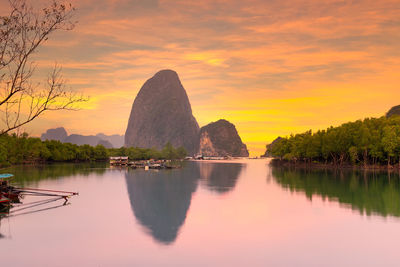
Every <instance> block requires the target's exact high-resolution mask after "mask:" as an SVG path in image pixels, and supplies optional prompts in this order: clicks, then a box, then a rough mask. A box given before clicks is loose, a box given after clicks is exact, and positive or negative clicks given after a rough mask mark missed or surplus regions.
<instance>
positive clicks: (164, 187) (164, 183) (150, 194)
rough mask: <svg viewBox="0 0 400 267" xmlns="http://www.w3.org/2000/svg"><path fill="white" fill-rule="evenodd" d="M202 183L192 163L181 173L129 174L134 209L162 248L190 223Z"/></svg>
mask: <svg viewBox="0 0 400 267" xmlns="http://www.w3.org/2000/svg"><path fill="white" fill-rule="evenodd" d="M198 179H199V168H198V166H197V164H195V163H188V164H187V165H186V167H185V168H183V169H177V170H161V171H154V170H150V171H144V170H131V171H128V172H127V173H126V184H127V188H128V195H129V199H130V202H131V207H132V210H133V213H134V215H135V217H136V219H137V220H138V221H139V222H140V223H141V224H142V225H143V226H145V227H146V228H147V229H148V230H149V233H150V234H151V235H152V236H153V237H154V239H155V240H156V241H158V242H160V243H162V244H170V243H172V242H174V241H175V239H176V237H177V235H178V232H179V228H180V227H181V226H182V225H183V223H184V222H185V219H186V213H187V211H188V209H189V206H190V202H191V199H192V193H193V192H195V191H196V188H197V181H198Z"/></svg>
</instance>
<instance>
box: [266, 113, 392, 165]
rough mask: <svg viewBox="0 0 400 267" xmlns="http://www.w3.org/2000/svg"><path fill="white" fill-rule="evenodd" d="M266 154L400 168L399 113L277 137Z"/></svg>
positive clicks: (334, 162) (337, 163)
mask: <svg viewBox="0 0 400 267" xmlns="http://www.w3.org/2000/svg"><path fill="white" fill-rule="evenodd" d="M266 148H267V151H266V155H267V156H272V157H274V158H276V159H280V160H285V161H289V162H293V163H298V162H302V163H313V162H314V163H324V164H332V165H335V166H342V165H345V164H351V165H363V166H365V167H366V166H368V165H384V164H387V165H388V166H389V167H390V166H392V165H393V164H399V167H400V116H393V117H389V118H388V117H380V118H367V119H364V120H358V121H355V122H348V123H345V124H342V125H341V126H338V127H329V128H328V129H326V130H319V131H317V132H314V133H313V132H312V131H311V130H309V131H307V132H304V133H301V134H295V135H293V134H292V135H290V136H289V137H284V138H278V139H276V140H275V141H274V142H272V143H271V144H269V145H267V147H266Z"/></svg>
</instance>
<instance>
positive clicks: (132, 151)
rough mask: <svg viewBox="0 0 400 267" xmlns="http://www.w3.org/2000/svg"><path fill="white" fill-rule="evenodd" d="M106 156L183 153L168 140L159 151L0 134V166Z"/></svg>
mask: <svg viewBox="0 0 400 267" xmlns="http://www.w3.org/2000/svg"><path fill="white" fill-rule="evenodd" d="M110 156H129V158H130V159H131V160H139V159H144V160H145V159H181V158H184V157H185V156H186V150H185V149H184V148H182V147H180V148H174V147H173V146H172V145H171V144H170V143H168V144H167V145H166V146H165V147H164V148H163V149H162V150H161V151H159V150H156V149H145V148H125V147H121V148H118V149H106V148H105V147H104V146H102V145H97V146H95V147H92V146H89V145H82V146H78V145H75V144H71V143H61V142H60V141H55V140H51V141H48V140H46V141H41V140H40V138H35V137H29V136H28V135H27V134H25V133H24V134H22V135H19V136H18V135H16V134H12V135H8V134H3V135H0V167H5V166H9V165H13V164H25V163H37V162H88V161H104V160H107V159H108V158H109V157H110Z"/></svg>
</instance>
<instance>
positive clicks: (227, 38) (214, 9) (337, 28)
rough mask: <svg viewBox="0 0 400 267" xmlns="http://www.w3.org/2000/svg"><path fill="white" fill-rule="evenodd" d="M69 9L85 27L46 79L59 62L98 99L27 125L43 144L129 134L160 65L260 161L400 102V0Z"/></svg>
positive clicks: (56, 41) (89, 2)
mask: <svg viewBox="0 0 400 267" xmlns="http://www.w3.org/2000/svg"><path fill="white" fill-rule="evenodd" d="M28 2H29V1H28ZM46 2H47V1H45V0H36V1H33V0H32V1H30V3H31V4H32V5H33V6H34V8H37V9H39V8H42V7H43V6H44V5H45V4H46ZM7 3H8V2H7V1H6V0H0V14H1V13H3V14H4V13H5V10H6V6H7ZM71 3H72V4H73V5H74V6H75V8H76V12H75V15H74V19H75V20H77V21H78V23H77V25H76V27H75V28H74V29H73V30H72V31H60V32H56V33H55V34H54V35H52V36H50V38H49V40H48V41H47V42H46V43H45V44H44V45H43V46H42V47H40V49H39V50H38V52H37V53H36V54H35V61H36V64H37V66H38V67H37V69H38V74H39V75H40V74H43V73H44V72H45V71H46V70H48V68H49V67H51V66H53V65H54V64H55V62H56V63H57V64H58V65H61V66H62V68H63V74H64V77H65V78H66V79H67V81H68V85H69V87H70V88H71V90H75V91H79V92H83V93H84V94H85V95H87V96H89V97H90V100H89V101H88V102H87V103H85V104H83V105H81V110H79V111H61V112H52V113H47V114H44V116H42V117H41V118H39V119H37V120H35V121H34V122H32V123H31V124H29V125H27V126H26V128H25V129H24V130H25V131H27V132H28V133H30V134H31V135H34V136H35V135H36V136H39V135H40V134H41V133H43V132H45V130H46V129H48V128H54V127H59V126H63V127H65V128H66V129H67V131H68V133H79V134H97V133H99V132H102V133H105V134H124V133H125V130H126V127H127V123H128V119H129V114H130V110H131V107H132V103H133V100H134V99H135V97H136V95H137V93H138V91H139V89H140V88H141V86H142V85H143V83H144V82H145V81H146V80H147V79H149V78H151V77H152V76H153V75H154V74H155V73H156V72H158V71H159V70H162V69H173V70H175V71H176V72H177V73H178V75H179V77H180V79H181V82H182V84H183V86H184V88H185V89H186V91H187V94H188V96H189V99H190V102H191V105H192V110H193V115H194V116H195V117H196V119H197V121H198V123H199V125H200V127H201V126H204V125H206V124H208V123H210V122H213V121H217V120H218V119H221V118H223V119H227V120H229V121H230V122H232V123H233V124H235V126H236V128H237V130H238V132H239V135H240V136H241V138H242V141H243V142H244V143H246V144H247V146H248V148H249V150H250V154H251V155H253V156H257V155H260V154H262V153H263V152H264V150H265V145H266V144H268V143H270V142H272V141H273V140H274V139H275V138H276V137H278V136H287V135H290V134H291V133H300V132H304V131H306V130H309V129H313V130H317V129H323V128H327V127H329V126H331V125H333V126H337V125H340V124H341V123H344V122H347V121H354V120H357V119H362V118H365V117H379V116H382V115H384V114H385V113H386V112H387V111H388V110H389V108H390V107H392V106H394V105H399V104H400V86H399V85H400V1H398V0H395V1H392V0H389V1H386V0H382V1H376V0H375V1H371V0H360V1H334V0H332V1H331V0H328V1H311V0H310V1H301V0H290V1H284V0H283V1H282V0H279V1H278V0H276V1H275V0H250V1H245V0H240V1H239V0H238V1H236V0H231V1H227V0H215V1H208V0H201V1H189V0H178V1H172V0H171V1H164V0H130V1H128V0H121V1H117V0H112V1H106V0H79V1H78V0H71Z"/></svg>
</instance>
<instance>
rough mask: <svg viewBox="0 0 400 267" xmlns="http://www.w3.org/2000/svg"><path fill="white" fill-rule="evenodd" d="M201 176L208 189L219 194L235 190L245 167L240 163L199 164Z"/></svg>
mask: <svg viewBox="0 0 400 267" xmlns="http://www.w3.org/2000/svg"><path fill="white" fill-rule="evenodd" d="M198 164H199V167H200V176H201V179H202V181H203V182H204V183H205V185H206V187H207V188H208V189H209V190H211V191H214V192H217V193H219V194H224V193H227V192H229V191H231V190H233V189H234V188H235V186H236V182H237V180H238V178H239V175H240V173H241V171H242V168H243V167H244V166H245V165H244V164H240V163H211V162H199V163H198Z"/></svg>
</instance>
